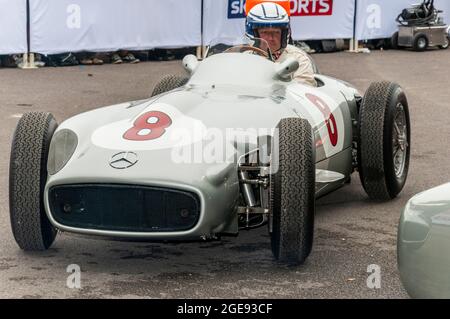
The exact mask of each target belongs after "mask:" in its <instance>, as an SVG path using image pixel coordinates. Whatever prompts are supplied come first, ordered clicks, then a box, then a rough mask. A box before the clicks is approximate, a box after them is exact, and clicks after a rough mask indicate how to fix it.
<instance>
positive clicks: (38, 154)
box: [9, 112, 58, 251]
mask: <svg viewBox="0 0 450 319" xmlns="http://www.w3.org/2000/svg"><path fill="white" fill-rule="evenodd" d="M57 127H58V124H57V122H56V120H55V118H54V117H53V115H52V114H50V113H44V112H31V113H26V114H24V115H23V117H22V118H21V119H20V120H19V123H18V124H17V127H16V130H15V132H14V137H13V141H12V147H11V158H10V170H9V210H10V218H11V227H12V232H13V235H14V238H15V240H16V242H17V244H18V245H19V247H20V248H21V249H23V250H25V251H43V250H46V249H48V248H49V247H50V246H51V245H52V243H53V242H54V240H55V237H56V229H55V228H54V227H53V226H52V224H51V223H50V221H49V219H48V217H47V214H46V212H45V208H44V188H45V184H46V181H47V174H48V173H47V159H48V153H49V147H50V141H51V139H52V136H53V134H54V132H55V130H56V128H57Z"/></svg>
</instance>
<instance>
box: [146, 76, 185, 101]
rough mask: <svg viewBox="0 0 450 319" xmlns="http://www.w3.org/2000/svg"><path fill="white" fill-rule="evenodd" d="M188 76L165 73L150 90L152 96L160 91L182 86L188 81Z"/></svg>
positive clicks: (163, 91)
mask: <svg viewBox="0 0 450 319" xmlns="http://www.w3.org/2000/svg"><path fill="white" fill-rule="evenodd" d="M188 80H189V78H188V77H187V76H181V75H171V74H170V75H166V76H165V77H163V78H162V79H161V81H159V83H158V84H156V85H155V88H154V89H153V92H152V95H151V96H152V97H153V96H156V95H159V94H161V93H165V92H169V91H172V90H174V89H177V88H179V87H182V86H183V85H185V84H186V83H187V82H188Z"/></svg>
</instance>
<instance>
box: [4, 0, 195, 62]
mask: <svg viewBox="0 0 450 319" xmlns="http://www.w3.org/2000/svg"><path fill="white" fill-rule="evenodd" d="M10 2H11V1H10ZM30 16H31V18H30V19H31V30H30V33H31V36H30V37H31V40H30V41H31V52H39V53H44V54H50V53H61V52H77V51H82V50H88V51H114V50H117V49H131V50H132V49H151V48H155V47H158V48H170V47H183V46H198V45H200V43H201V0H126V1H125V0H30ZM9 30H11V28H9Z"/></svg>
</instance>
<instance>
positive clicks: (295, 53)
mask: <svg viewBox="0 0 450 319" xmlns="http://www.w3.org/2000/svg"><path fill="white" fill-rule="evenodd" d="M246 35H248V36H250V37H256V38H261V39H264V40H265V41H267V43H268V44H269V47H270V50H271V51H272V55H273V57H274V59H275V62H283V61H285V60H286V59H287V58H289V57H292V58H294V59H296V60H297V61H298V63H299V64H300V67H299V69H298V70H297V71H296V72H295V73H294V75H293V78H294V79H295V80H297V81H298V82H300V83H303V84H308V85H311V86H317V82H316V80H315V79H314V69H313V66H312V62H311V60H310V58H309V57H308V55H307V54H306V53H305V52H304V51H303V50H301V49H299V48H297V47H295V46H293V45H289V44H288V41H289V39H290V36H291V27H290V19H289V15H288V13H287V12H286V10H285V9H284V8H283V7H282V6H281V5H279V4H276V3H273V2H265V3H260V4H258V5H256V6H254V7H253V8H252V9H251V10H250V11H249V12H248V13H247V20H246Z"/></svg>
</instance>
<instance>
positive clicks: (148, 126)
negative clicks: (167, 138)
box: [123, 111, 172, 141]
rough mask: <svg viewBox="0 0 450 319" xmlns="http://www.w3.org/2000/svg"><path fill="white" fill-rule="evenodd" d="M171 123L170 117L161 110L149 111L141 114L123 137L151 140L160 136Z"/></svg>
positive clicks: (134, 139) (131, 139)
mask: <svg viewBox="0 0 450 319" xmlns="http://www.w3.org/2000/svg"><path fill="white" fill-rule="evenodd" d="M171 125H172V120H171V118H170V117H169V116H168V115H167V114H166V113H163V112H159V111H151V112H147V113H144V114H142V115H141V116H139V118H138V119H137V120H136V121H135V122H134V126H133V127H132V128H130V129H129V130H128V131H126V132H125V134H124V135H123V138H124V139H126V140H130V141H151V140H155V139H158V138H160V137H161V136H163V135H164V133H166V129H167V128H168V127H169V126H171Z"/></svg>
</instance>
